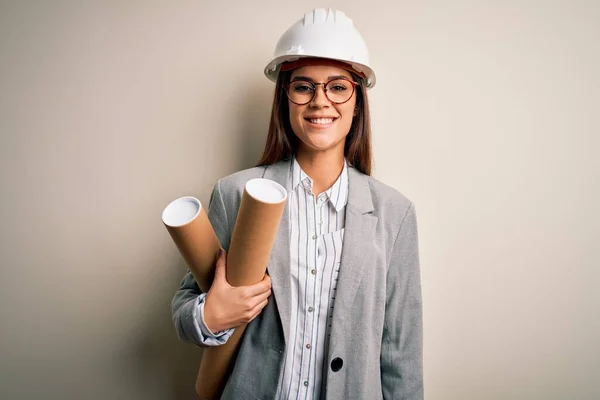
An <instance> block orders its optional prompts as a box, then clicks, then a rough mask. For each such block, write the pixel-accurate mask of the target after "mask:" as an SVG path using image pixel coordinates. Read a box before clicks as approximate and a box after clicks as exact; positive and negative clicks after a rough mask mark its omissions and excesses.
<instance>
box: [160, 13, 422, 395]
mask: <svg viewBox="0 0 600 400" xmlns="http://www.w3.org/2000/svg"><path fill="white" fill-rule="evenodd" d="M265 74H266V75H267V77H269V78H271V79H272V80H274V81H276V87H275V98H274V102H273V110H272V114H271V123H270V127H269V134H268V138H267V143H266V146H265V151H264V154H263V157H262V159H261V161H260V162H259V166H257V167H255V168H252V169H249V170H244V171H241V172H238V173H235V174H233V175H230V176H228V177H225V178H223V179H221V180H219V182H218V183H217V185H216V186H215V188H214V191H213V193H212V196H211V201H210V205H209V211H208V215H209V218H210V221H211V223H212V225H213V227H214V229H215V233H216V234H217V236H218V238H219V240H220V242H221V245H222V246H223V248H224V249H225V250H227V249H228V248H229V242H230V237H231V233H232V231H233V226H234V223H235V219H236V216H237V212H238V208H239V202H240V198H241V193H242V192H243V188H244V184H245V183H246V182H247V181H248V180H249V179H252V178H258V177H263V178H268V179H272V180H274V181H276V182H278V183H280V184H281V185H283V186H284V187H286V188H287V190H288V194H289V195H288V203H287V205H286V212H285V213H284V217H283V218H282V222H281V226H280V228H279V231H278V233H277V239H276V242H275V246H274V248H273V252H272V255H271V260H270V262H269V265H268V268H267V272H268V275H267V276H265V278H264V279H263V281H262V282H260V283H258V284H256V285H252V286H245V287H237V288H234V287H231V286H229V285H228V283H227V281H226V280H225V278H224V276H225V272H224V271H225V254H224V252H223V251H221V252H220V253H221V254H219V257H218V259H217V266H216V274H215V275H216V276H215V280H214V283H213V285H212V286H211V289H210V290H209V291H208V293H207V294H204V293H201V292H200V290H199V288H198V286H197V285H196V284H195V282H194V279H193V277H192V275H191V273H189V272H188V273H187V274H186V276H185V278H184V280H183V282H182V285H181V287H180V289H179V290H178V291H177V293H176V294H175V297H174V299H173V304H172V313H173V321H174V324H175V326H176V329H177V331H178V334H179V337H180V338H181V340H184V341H187V342H192V343H195V344H197V345H199V346H218V345H221V344H223V343H225V342H226V341H227V339H228V338H229V337H230V336H231V334H232V333H233V330H234V329H235V327H236V326H238V325H240V324H242V323H245V322H250V323H249V325H248V327H247V329H246V332H245V335H244V338H243V340H242V342H241V344H240V347H239V353H238V355H237V358H236V362H235V365H234V367H233V371H232V374H231V377H230V378H229V380H228V382H227V385H226V387H225V389H224V392H223V397H222V398H225V399H258V398H260V399H317V398H327V399H368V400H372V399H382V398H383V399H422V398H423V378H422V328H421V326H422V315H421V289H420V276H419V257H418V244H417V226H416V216H415V210H414V207H413V205H412V204H411V202H410V201H409V200H408V199H407V198H406V197H404V196H403V195H402V194H400V193H398V192H397V191H396V190H394V189H392V188H390V187H388V186H386V185H384V184H382V183H380V182H378V181H376V180H375V179H373V178H371V177H370V173H371V130H370V120H369V106H368V99H367V89H368V88H370V87H372V86H373V85H374V84H375V74H374V72H373V70H372V69H371V68H370V67H369V62H368V53H367V49H366V46H365V44H364V41H363V40H362V38H361V36H360V34H359V33H358V32H357V31H356V30H355V28H354V26H353V24H352V21H351V20H350V19H348V18H347V17H346V16H345V15H344V14H343V13H341V12H339V11H332V10H324V9H316V10H314V11H312V12H311V13H308V14H306V15H305V16H304V18H303V19H301V20H300V21H298V22H297V23H296V24H294V25H293V26H292V27H291V28H290V29H288V31H287V32H286V33H285V34H284V35H283V36H282V38H281V39H280V41H279V43H278V44H277V47H276V51H275V58H274V59H273V61H272V62H271V63H270V64H269V65H268V66H267V68H266V69H265ZM271 295H272V296H271Z"/></svg>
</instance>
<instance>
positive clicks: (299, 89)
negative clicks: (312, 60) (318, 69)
mask: <svg viewBox="0 0 600 400" xmlns="http://www.w3.org/2000/svg"><path fill="white" fill-rule="evenodd" d="M290 89H292V91H294V92H295V93H311V92H312V91H313V90H314V89H313V86H312V85H311V84H310V83H308V82H303V81H297V82H292V84H291V85H290Z"/></svg>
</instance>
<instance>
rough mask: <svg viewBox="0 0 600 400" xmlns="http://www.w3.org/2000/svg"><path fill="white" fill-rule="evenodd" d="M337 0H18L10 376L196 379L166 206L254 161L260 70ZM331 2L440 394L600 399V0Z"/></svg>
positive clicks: (0, 15)
mask: <svg viewBox="0 0 600 400" xmlns="http://www.w3.org/2000/svg"><path fill="white" fill-rule="evenodd" d="M320 5H322V2H315V1H309V2H289V3H284V2H282V1H281V0H279V1H267V0H259V1H253V2H243V1H238V2H231V1H230V2H220V3H218V4H217V2H209V1H196V2H191V1H190V2H161V1H133V0H130V1H104V2H89V1H87V2H81V1H78V2H76V1H72V2H65V1H54V2H52V4H51V2H44V1H38V2H32V1H29V2H26V1H4V2H2V5H1V6H0V183H1V190H2V192H1V207H0V218H1V219H0V221H1V222H0V235H1V236H0V240H1V241H0V265H1V269H0V274H1V275H0V285H1V287H0V335H1V336H0V380H1V382H0V398H2V399H34V398H35V399H37V398H47V399H145V400H151V399H157V400H158V399H184V398H190V394H191V393H192V390H193V389H192V386H193V380H194V377H195V373H196V368H197V364H198V359H199V356H200V352H199V350H198V349H196V348H194V347H193V346H188V345H184V344H181V343H179V342H178V341H177V339H176V336H175V332H174V329H173V327H172V325H171V322H170V314H169V302H170V300H171V297H172V295H173V293H174V291H175V290H176V288H177V286H178V284H179V282H180V279H181V277H182V276H183V274H184V265H183V264H182V260H181V258H180V256H179V254H178V252H177V250H176V248H175V246H174V245H173V243H172V242H171V240H170V238H169V236H168V234H167V232H166V230H165V229H164V227H163V226H162V225H161V222H160V213H161V211H162V209H163V207H164V206H165V205H166V204H167V203H168V202H169V201H171V200H173V199H174V198H176V197H179V196H182V195H194V196H198V197H199V198H200V199H201V200H203V201H208V196H209V193H210V190H211V188H212V186H213V184H214V183H215V181H216V180H217V179H218V178H219V177H221V176H224V175H227V174H229V173H231V172H233V171H236V170H239V169H243V168H247V167H250V166H252V165H253V163H255V162H256V161H257V159H258V157H259V155H260V153H261V150H262V146H263V140H264V138H265V134H266V130H267V124H268V116H269V111H270V110H269V107H270V103H271V97H272V91H273V85H272V84H271V83H270V82H269V81H267V79H266V78H264V77H263V75H262V68H263V67H264V65H265V64H266V63H267V62H268V60H269V57H270V55H271V51H272V49H273V47H274V45H275V42H276V40H277V39H278V37H279V35H280V34H281V33H282V32H283V31H284V30H285V29H286V28H287V27H288V26H289V25H290V24H291V23H292V22H293V21H295V20H296V19H298V18H299V17H300V16H301V15H302V14H303V12H305V11H308V10H310V9H311V8H312V7H314V6H320ZM330 5H331V6H332V7H339V8H340V9H342V10H344V11H345V12H346V13H347V14H348V15H350V16H351V17H352V18H353V19H354V20H355V23H356V25H357V26H358V27H359V29H360V30H361V31H362V33H363V36H364V37H365V39H366V40H367V42H368V44H369V46H370V50H371V53H372V61H373V65H374V68H375V70H376V72H377V74H378V84H377V86H376V87H375V88H374V89H373V90H372V91H371V92H370V93H369V95H370V99H371V102H372V114H373V131H374V141H375V142H374V147H375V156H376V169H375V176H376V177H377V178H378V179H380V180H382V181H384V182H386V183H388V184H390V185H392V186H394V187H396V188H397V189H399V190H400V191H402V192H403V193H404V194H405V195H407V196H408V197H409V198H411V199H412V200H413V201H414V202H415V203H416V205H417V211H418V217H419V226H420V240H421V258H422V281H423V294H424V318H425V321H424V322H425V381H426V393H427V398H428V399H444V400H446V399H597V398H600V384H599V383H598V379H599V378H600V339H599V338H600V312H599V304H600V294H599V290H598V286H599V284H600V272H599V267H600V255H599V252H598V246H597V244H596V243H595V240H597V239H598V238H599V236H600V218H599V216H598V213H597V211H598V210H597V205H598V204H599V203H600V189H599V182H600V163H599V161H598V155H597V153H598V150H599V149H600V140H599V138H598V136H599V133H600V122H599V120H598V116H599V114H600V79H599V78H598V72H599V71H600V54H599V53H600V51H599V49H600V46H599V44H598V43H599V42H600V23H599V21H600V4H599V3H598V2H596V1H566V0H565V1H533V0H529V1H523V0H521V1H516V0H515V1H495V2H492V1H458V2H448V1H442V0H437V1H428V2H422V1H396V2H391V1H384V0H373V1H369V2H365V1H330Z"/></svg>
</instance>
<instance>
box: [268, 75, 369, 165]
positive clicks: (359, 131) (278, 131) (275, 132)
mask: <svg viewBox="0 0 600 400" xmlns="http://www.w3.org/2000/svg"><path fill="white" fill-rule="evenodd" d="M291 75H292V72H291V71H281V72H280V73H279V76H278V77H277V83H276V84H275V96H274V97H273V108H272V109H271V121H270V123H269V133H268V135H267V141H266V143H265V150H264V152H263V155H262V157H261V159H260V161H259V162H258V164H257V165H258V166H261V165H270V164H274V163H276V162H278V161H281V160H287V159H290V158H291V157H292V156H293V155H294V154H295V153H296V148H297V147H296V146H297V142H298V138H297V137H296V135H295V134H294V131H293V130H292V126H291V124H290V118H289V102H288V98H287V95H286V93H285V90H284V88H283V85H284V84H286V83H288V82H289V81H290V77H291ZM352 77H353V78H354V80H355V81H356V82H358V86H357V87H356V96H357V97H356V106H357V110H356V115H355V116H354V119H353V120H352V126H351V127H350V132H349V133H348V136H346V145H345V148H344V156H345V157H346V159H347V160H348V163H349V164H350V165H352V166H353V167H354V168H356V169H357V170H359V171H360V172H362V173H363V174H366V175H371V167H372V150H371V117H370V114H369V101H368V99H367V95H366V93H367V88H366V85H365V82H364V80H363V79H362V78H360V77H359V76H357V75H356V74H354V73H352Z"/></svg>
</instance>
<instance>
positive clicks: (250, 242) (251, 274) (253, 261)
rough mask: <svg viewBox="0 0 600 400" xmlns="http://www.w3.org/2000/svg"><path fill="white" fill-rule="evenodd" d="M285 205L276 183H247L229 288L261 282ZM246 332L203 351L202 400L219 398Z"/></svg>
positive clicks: (242, 327) (229, 260) (233, 240)
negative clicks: (230, 286)
mask: <svg viewBox="0 0 600 400" xmlns="http://www.w3.org/2000/svg"><path fill="white" fill-rule="evenodd" d="M286 201H287V191H286V190H285V188H284V187H283V186H281V185H279V184H278V183H276V182H273V181H271V180H268V179H260V178H259V179H252V180H250V181H248V182H247V183H246V187H245V190H244V194H243V195H242V202H241V205H240V209H239V212H238V216H237V219H236V222H235V227H234V229H233V234H232V237H231V245H230V247H229V252H228V254H227V281H228V282H229V284H230V285H232V286H245V285H252V284H255V283H258V282H260V281H261V280H262V279H263V278H264V276H265V272H266V269H267V264H268V262H269V258H270V256H271V250H272V248H273V244H274V243H275V237H276V235H277V230H278V229H279V223H280V221H281V217H282V215H283V211H284V209H285V203H286ZM245 329H246V324H244V325H240V326H238V327H236V329H235V332H234V334H233V335H232V336H231V337H230V338H229V340H228V341H227V343H225V344H224V345H222V346H219V347H209V348H206V349H204V354H203V356H202V361H201V362H200V370H199V371H198V379H197V380H196V392H197V393H198V396H199V397H200V399H201V400H215V399H218V398H219V397H220V396H221V393H222V391H223V388H224V386H225V383H226V382H227V378H228V375H229V372H230V368H231V367H232V366H233V363H232V361H233V360H234V358H235V353H236V350H237V348H238V344H239V342H240V340H241V339H242V336H243V334H244V331H245Z"/></svg>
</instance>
